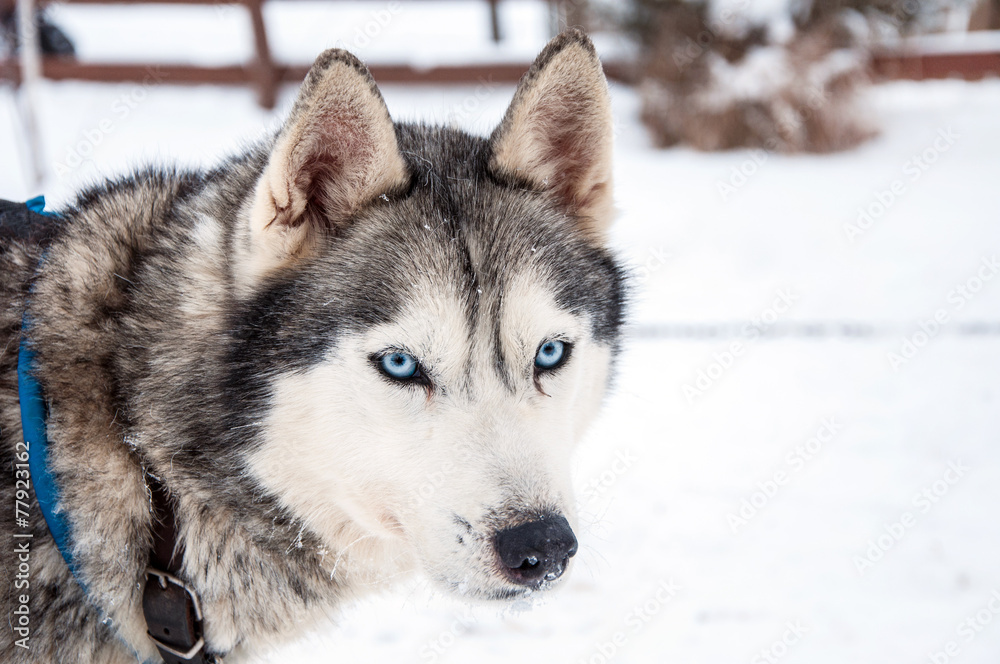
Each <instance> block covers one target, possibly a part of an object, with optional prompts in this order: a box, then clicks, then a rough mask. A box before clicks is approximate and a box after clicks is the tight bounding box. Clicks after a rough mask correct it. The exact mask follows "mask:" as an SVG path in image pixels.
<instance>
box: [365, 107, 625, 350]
mask: <svg viewBox="0 0 1000 664" xmlns="http://www.w3.org/2000/svg"><path fill="white" fill-rule="evenodd" d="M399 137H400V145H401V149H402V151H403V153H404V154H405V155H406V156H407V161H408V164H409V167H410V169H411V172H412V180H413V181H412V186H411V189H410V191H409V192H408V194H407V195H406V196H404V197H402V198H400V199H398V200H380V201H377V202H376V204H375V205H374V206H372V208H371V209H370V210H369V211H368V213H367V214H365V215H363V219H361V220H359V223H358V224H357V226H356V228H354V229H353V231H354V232H353V233H351V236H352V238H351V240H352V241H351V242H350V244H352V245H354V246H353V248H351V249H349V251H350V252H351V253H352V254H353V255H355V256H364V257H365V260H364V261H363V263H364V265H365V271H366V272H367V275H368V276H367V278H366V279H364V280H363V281H365V282H371V281H375V280H377V281H380V282H381V283H382V284H383V285H386V286H387V287H388V289H389V290H390V291H391V292H392V293H393V294H395V295H396V296H398V297H399V298H400V301H401V302H404V303H405V302H410V301H412V300H413V299H414V297H415V296H416V295H417V294H418V292H419V291H423V290H428V291H430V292H439V293H442V294H444V293H448V294H449V295H452V296H454V297H456V298H458V299H460V300H462V301H463V303H464V305H465V307H466V308H467V310H468V315H469V317H470V319H473V318H482V314H483V308H484V307H488V308H491V309H495V310H496V311H494V313H498V312H499V305H500V302H501V301H502V300H503V299H504V298H508V297H517V296H518V294H523V293H525V292H526V291H525V289H523V288H519V289H513V286H514V284H517V283H521V284H523V283H525V282H530V283H533V284H536V285H538V286H539V288H541V289H546V290H547V291H548V292H549V293H551V295H552V299H553V300H554V302H555V303H556V304H557V305H558V306H559V307H560V308H563V309H565V310H567V311H570V312H572V313H575V314H577V315H581V316H588V317H590V318H591V319H592V320H593V322H594V326H595V330H594V331H595V336H598V337H603V338H607V337H609V336H611V335H613V334H614V333H615V331H616V329H615V328H616V327H617V324H618V322H619V320H620V315H621V305H622V302H621V300H622V276H621V273H620V271H619V269H618V267H617V265H616V264H615V262H614V260H613V259H612V258H611V256H610V254H609V253H608V252H607V251H606V250H604V249H603V248H601V247H599V246H596V245H595V244H594V243H593V240H592V239H589V238H588V237H587V236H585V235H584V233H583V232H582V231H581V230H580V227H579V224H578V223H577V222H576V220H574V219H572V218H571V217H570V216H568V215H567V214H565V213H564V212H562V211H560V210H558V209H556V208H555V207H553V206H552V205H551V203H550V201H549V200H548V199H547V198H546V197H545V196H543V195H542V194H540V193H538V192H532V191H529V190H526V189H524V188H521V187H518V186H516V185H511V184H510V183H504V182H498V181H497V180H496V179H495V178H494V177H493V176H491V174H490V173H489V172H488V169H487V165H486V164H487V162H488V145H487V142H486V141H485V139H482V138H479V137H475V136H470V135H468V134H465V133H464V132H460V131H457V130H453V129H447V128H440V127H420V126H411V125H404V126H401V127H400V129H399ZM537 290H538V289H536V291H537Z"/></svg>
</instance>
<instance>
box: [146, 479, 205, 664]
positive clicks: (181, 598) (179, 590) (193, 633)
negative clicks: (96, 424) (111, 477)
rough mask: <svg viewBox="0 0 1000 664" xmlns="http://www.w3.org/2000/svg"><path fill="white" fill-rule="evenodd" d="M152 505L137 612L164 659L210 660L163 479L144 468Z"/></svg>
mask: <svg viewBox="0 0 1000 664" xmlns="http://www.w3.org/2000/svg"><path fill="white" fill-rule="evenodd" d="M146 485H147V486H148V487H149V491H150V497H151V504H152V507H153V548H152V551H151V552H150V560H149V568H148V569H147V570H146V587H145V589H144V590H143V592H142V612H143V615H144V616H145V618H146V627H147V628H148V630H149V632H148V634H149V638H151V639H152V640H153V644H154V645H156V649H157V650H158V651H159V652H160V657H162V658H163V661H164V662H165V663H166V664H211V663H218V662H219V661H220V660H219V659H218V658H217V657H216V656H214V655H210V654H208V653H206V652H205V638H204V633H203V630H202V614H201V605H200V603H199V601H198V595H197V593H195V591H194V589H193V588H191V587H190V586H188V585H187V584H186V583H184V581H182V580H181V577H180V574H181V566H182V562H183V560H184V545H183V543H182V542H179V541H178V539H177V517H176V516H175V514H174V510H173V507H172V505H171V503H170V497H169V496H168V495H167V491H166V489H164V488H163V484H162V483H161V482H160V481H159V479H157V478H156V477H154V476H153V475H152V474H150V473H149V472H146Z"/></svg>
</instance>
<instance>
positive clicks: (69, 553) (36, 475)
mask: <svg viewBox="0 0 1000 664" xmlns="http://www.w3.org/2000/svg"><path fill="white" fill-rule="evenodd" d="M27 330H28V320H27V317H25V319H24V322H23V324H22V326H21V348H20V351H19V352H18V355H17V395H18V398H19V399H20V401H21V430H22V431H23V432H24V444H25V445H26V446H27V447H28V468H29V470H30V471H31V483H32V487H33V488H34V490H35V497H36V498H37V499H38V509H39V510H41V512H42V517H43V518H44V519H45V524H46V525H47V526H48V527H49V532H50V533H52V539H54V540H55V542H56V546H57V547H58V548H59V553H61V554H62V557H63V558H64V559H65V560H66V564H67V565H68V566H69V569H70V571H71V572H73V576H75V577H77V581H79V576H78V574H77V570H76V567H75V565H74V564H73V547H72V544H71V542H70V533H69V523H67V521H66V516H65V513H64V512H63V511H62V510H61V509H60V508H59V488H58V487H57V486H56V482H55V478H54V477H53V476H52V470H51V467H50V464H49V439H48V436H47V435H46V430H45V420H46V412H45V411H46V407H45V399H44V397H43V396H42V389H41V387H40V386H39V385H38V381H37V380H35V377H34V376H33V375H32V365H33V363H34V356H35V354H34V353H33V352H32V351H31V349H30V347H29V343H28V339H27ZM81 585H82V584H81Z"/></svg>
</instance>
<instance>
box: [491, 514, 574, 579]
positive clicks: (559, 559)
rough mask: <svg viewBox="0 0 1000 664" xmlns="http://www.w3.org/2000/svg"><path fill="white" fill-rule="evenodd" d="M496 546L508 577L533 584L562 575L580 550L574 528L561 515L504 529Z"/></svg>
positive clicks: (499, 533) (498, 534)
mask: <svg viewBox="0 0 1000 664" xmlns="http://www.w3.org/2000/svg"><path fill="white" fill-rule="evenodd" d="M495 546H496V550H497V555H498V556H499V557H500V562H501V566H502V568H503V572H504V574H505V575H506V576H507V578H508V579H510V580H511V581H512V582H514V583H516V584H518V585H521V586H530V587H537V586H540V585H541V584H542V583H544V582H546V581H555V580H556V579H558V578H559V577H560V576H562V574H563V572H565V571H566V566H567V565H568V564H569V559H570V558H572V557H573V556H574V555H576V549H577V544H576V536H575V535H573V529H572V528H570V527H569V522H568V521H566V519H565V517H563V516H558V515H552V516H546V517H543V518H541V519H539V520H538V521H529V522H528V523H524V524H521V525H520V526H514V527H513V528H508V529H506V530H501V531H500V532H498V533H497V535H496V540H495Z"/></svg>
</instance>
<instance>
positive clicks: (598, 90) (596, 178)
mask: <svg viewBox="0 0 1000 664" xmlns="http://www.w3.org/2000/svg"><path fill="white" fill-rule="evenodd" d="M612 136H613V125H612V119H611V100H610V98H609V95H608V83H607V80H605V78H604V70H603V68H602V67H601V61H600V59H598V57H597V52H596V51H595V50H594V45H593V44H592V43H591V41H590V39H589V38H588V37H587V35H585V34H584V33H583V32H581V31H579V30H569V31H567V32H564V33H562V34H561V35H559V36H558V37H556V38H555V39H553V40H552V41H551V42H549V44H548V46H546V47H545V49H544V50H543V51H542V52H541V54H539V56H538V58H536V59H535V62H534V64H533V65H532V66H531V69H529V70H528V73H527V74H525V75H524V77H523V78H522V79H521V82H520V84H519V85H518V87H517V91H516V92H515V93H514V101H512V102H511V104H510V107H509V108H508V109H507V113H506V115H505V116H504V118H503V120H502V121H501V123H500V125H499V126H498V127H497V128H496V130H494V132H493V135H492V136H491V137H490V144H491V148H492V157H491V160H490V168H491V169H493V171H494V172H495V173H496V174H497V175H499V176H501V177H504V176H506V177H513V178H515V179H518V180H522V181H527V182H528V183H529V184H530V185H531V186H532V187H534V188H536V189H539V190H542V191H546V192H549V193H550V194H551V195H552V196H553V197H554V198H555V200H556V203H557V204H559V205H561V206H563V207H564V208H565V209H567V210H569V211H570V212H571V213H572V214H574V215H576V216H577V217H578V218H579V219H580V221H581V223H582V224H583V227H584V230H585V231H586V232H588V233H591V234H593V235H595V236H597V237H602V236H603V233H604V231H605V230H606V229H607V227H608V226H609V225H610V224H611V221H612V218H613V215H614V211H613V200H612V185H611V159H612Z"/></svg>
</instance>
